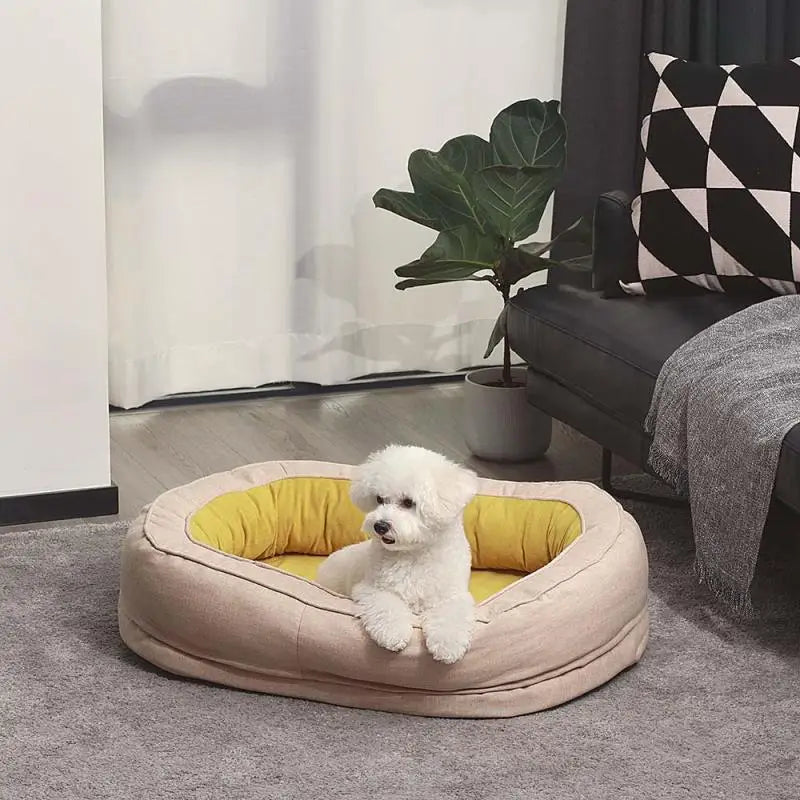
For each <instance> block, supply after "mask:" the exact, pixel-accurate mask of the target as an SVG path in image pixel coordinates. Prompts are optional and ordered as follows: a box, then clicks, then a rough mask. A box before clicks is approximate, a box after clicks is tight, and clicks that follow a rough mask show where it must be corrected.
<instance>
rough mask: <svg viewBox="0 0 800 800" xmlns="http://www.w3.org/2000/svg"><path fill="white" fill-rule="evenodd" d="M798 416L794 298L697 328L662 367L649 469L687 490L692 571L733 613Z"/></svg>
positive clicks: (741, 611)
mask: <svg viewBox="0 0 800 800" xmlns="http://www.w3.org/2000/svg"><path fill="white" fill-rule="evenodd" d="M798 422H800V297H798V296H796V295H789V296H786V297H779V298H776V299H774V300H767V301H765V302H763V303H757V304H755V305H753V306H750V307H749V308H746V309H745V310H744V311H741V312H739V313H738V314H734V315H733V316H731V317H728V318H727V319H724V320H722V321H721V322H718V323H717V324H715V325H713V326H712V327H710V328H708V329H707V330H705V331H703V332H702V333H699V334H698V335H697V336H695V337H694V338H693V339H691V340H689V341H688V342H686V344H684V345H683V346H682V347H680V348H679V349H678V350H677V351H676V352H675V353H674V354H673V355H672V356H671V357H670V358H669V359H668V360H667V362H666V363H665V364H664V366H663V368H662V369H661V372H660V374H659V376H658V380H657V381H656V388H655V393H654V395H653V400H652V404H651V407H650V412H649V414H648V417H647V420H646V422H645V429H646V430H647V432H648V433H649V434H650V435H651V436H652V437H653V444H652V447H651V449H650V457H649V463H650V467H651V469H652V470H653V472H655V474H656V475H658V476H659V477H660V478H662V479H663V480H664V481H665V482H666V483H668V484H669V485H670V486H672V487H673V488H674V489H675V491H676V492H678V494H680V495H684V496H686V495H688V497H689V500H690V504H691V510H692V526H693V528H694V539H695V553H696V555H695V569H696V571H697V575H698V577H699V578H700V580H701V581H702V582H703V583H706V584H707V585H708V587H709V589H710V590H711V591H712V592H713V593H714V594H715V595H716V596H717V597H718V598H719V599H720V600H721V601H722V602H723V603H724V604H726V605H727V606H728V607H729V609H730V610H731V611H733V612H734V613H736V614H737V615H739V616H745V617H746V616H752V614H753V608H752V602H751V597H750V585H751V583H752V580H753V576H754V573H755V568H756V561H757V560H758V552H759V549H760V546H761V536H762V533H763V530H764V523H765V522H766V519H767V513H768V511H769V506H770V499H771V496H772V489H773V486H774V482H775V472H776V469H777V466H778V457H779V455H780V451H781V445H782V443H783V439H784V437H785V436H786V434H787V432H788V431H789V430H790V429H791V428H792V427H793V426H794V425H796V424H797V423H798Z"/></svg>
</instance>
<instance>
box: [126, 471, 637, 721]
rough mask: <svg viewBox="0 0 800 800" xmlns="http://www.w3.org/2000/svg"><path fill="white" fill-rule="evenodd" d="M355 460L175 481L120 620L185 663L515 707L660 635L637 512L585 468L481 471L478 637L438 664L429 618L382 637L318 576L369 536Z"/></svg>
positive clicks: (135, 638)
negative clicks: (395, 642) (523, 475)
mask: <svg viewBox="0 0 800 800" xmlns="http://www.w3.org/2000/svg"><path fill="white" fill-rule="evenodd" d="M352 470H353V468H352V467H349V466H345V465H337V464H328V463H321V462H301V461H287V462H269V463H265V464H257V465H252V466H247V467H242V468H239V469H235V470H232V471H230V472H223V473H219V474H217V475H211V476H209V477H206V478H202V479H201V480H198V481H195V482H194V483H192V484H189V485H187V486H182V487H179V488H177V489H173V490H171V491H168V492H166V493H165V494H163V495H161V496H160V497H159V498H158V499H157V500H156V501H155V502H154V503H153V504H152V505H150V506H149V507H147V508H145V510H144V511H143V512H142V514H141V515H140V516H139V517H138V519H136V520H135V521H134V522H133V524H132V525H131V527H130V530H129V532H128V535H127V537H126V539H125V543H124V546H123V553H122V567H121V584H120V596H119V609H118V611H119V628H120V633H121V636H122V639H123V640H124V642H125V643H126V644H127V645H128V647H130V648H131V649H132V650H133V651H134V652H136V653H138V654H139V655H140V656H141V657H142V658H144V659H146V660H147V661H149V662H151V663H153V664H155V665H156V666H158V667H161V668H162V669H164V670H166V671H168V672H171V673H174V674H177V675H181V676H186V677H191V678H197V679H202V680H206V681H211V682H215V683H220V684H226V685H228V686H232V687H236V688H239V689H245V690H251V691H259V692H268V693H272V694H279V695H287V696H291V697H300V698H307V699H312V700H318V701H324V702H328V703H335V704H339V705H343V706H351V707H358V708H370V709H379V710H384V711H394V712H404V713H409V714H422V715H427V716H445V717H508V716H515V715H518V714H526V713H530V712H533V711H539V710H542V709H545V708H549V707H552V706H555V705H558V704H560V703H564V702H566V701H568V700H570V699H572V698H574V697H577V696H579V695H581V694H583V693H585V692H588V691H590V690H591V689H593V688H595V687H597V686H599V685H601V684H603V683H605V682H606V681H608V680H610V679H611V678H613V677H614V676H615V675H617V674H618V673H619V672H620V671H622V670H624V669H625V668H626V667H629V666H631V665H632V664H634V663H636V662H637V661H638V660H639V659H640V658H641V655H642V653H643V651H644V649H645V646H646V644H647V637H648V613H647V571H648V567H647V554H646V551H645V547H644V543H643V541H642V537H641V533H640V531H639V528H638V526H637V524H636V522H635V521H634V519H633V518H632V517H631V516H630V515H629V514H627V513H626V512H625V511H624V510H623V509H622V508H621V507H620V506H619V504H618V503H617V502H616V501H615V500H614V499H613V498H611V497H610V496H609V495H608V494H606V493H605V492H603V491H601V490H600V489H598V488H597V487H595V486H593V485H592V484H584V483H538V484H534V483H514V482H506V481H493V480H486V479H482V480H481V481H480V487H479V494H478V496H477V497H476V498H475V499H474V500H473V501H472V503H471V504H470V505H469V506H468V507H467V510H466V512H465V515H464V525H465V530H466V532H467V536H468V538H469V540H470V544H471V547H472V556H473V570H472V580H471V582H470V591H471V592H472V594H473V596H474V597H475V600H476V602H477V606H476V626H475V634H474V638H473V642H472V647H471V648H470V650H469V652H468V653H467V654H466V656H465V657H464V658H463V659H462V660H461V661H460V662H458V663H457V664H454V665H451V666H448V665H444V664H440V663H437V662H435V661H434V660H433V659H432V658H431V657H430V655H429V654H428V653H427V651H426V650H425V646H424V643H423V641H422V635H421V631H420V630H419V628H415V630H414V636H413V638H412V640H411V643H410V644H409V646H408V647H407V648H406V649H405V650H404V651H402V652H401V653H390V652H388V651H386V650H383V649H382V648H380V647H378V646H377V645H376V644H374V643H373V642H372V641H371V640H370V639H369V638H368V637H367V635H366V633H364V631H363V630H362V627H361V624H360V622H359V620H358V619H357V618H356V617H355V605H354V603H353V602H352V601H351V600H350V599H349V598H346V597H343V596H341V595H338V594H336V593H333V592H331V591H329V590H327V589H325V588H323V587H322V586H320V585H319V584H316V583H315V582H314V576H315V574H316V570H317V568H318V566H319V564H320V563H321V561H322V560H323V559H324V558H325V556H326V555H328V554H330V553H331V552H333V551H334V550H337V549H339V548H341V547H344V546H345V545H347V544H352V543H354V542H356V541H361V540H362V539H363V538H364V534H363V533H361V532H360V526H361V520H362V518H363V517H362V513H361V512H360V511H359V510H358V509H357V508H356V507H355V506H354V505H353V504H352V503H351V501H350V499H349V496H348V490H349V477H350V475H351V474H352Z"/></svg>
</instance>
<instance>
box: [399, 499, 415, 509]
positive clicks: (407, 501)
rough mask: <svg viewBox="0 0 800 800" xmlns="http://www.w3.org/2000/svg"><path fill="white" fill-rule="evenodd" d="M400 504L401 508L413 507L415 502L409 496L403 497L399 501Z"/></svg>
mask: <svg viewBox="0 0 800 800" xmlns="http://www.w3.org/2000/svg"><path fill="white" fill-rule="evenodd" d="M400 505H401V506H403V508H414V506H415V505H416V503H415V502H414V501H413V500H412V499H411V498H410V497H404V498H403V499H402V500H401V501H400Z"/></svg>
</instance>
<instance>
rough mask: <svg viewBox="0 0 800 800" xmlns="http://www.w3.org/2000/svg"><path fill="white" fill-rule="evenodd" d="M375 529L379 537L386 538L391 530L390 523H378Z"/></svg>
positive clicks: (380, 521)
mask: <svg viewBox="0 0 800 800" xmlns="http://www.w3.org/2000/svg"><path fill="white" fill-rule="evenodd" d="M373 527H374V528H375V533H377V534H378V536H385V535H386V534H387V533H389V531H390V529H391V527H390V525H389V523H388V522H384V521H383V520H379V521H378V522H376V523H375V525H374V526H373Z"/></svg>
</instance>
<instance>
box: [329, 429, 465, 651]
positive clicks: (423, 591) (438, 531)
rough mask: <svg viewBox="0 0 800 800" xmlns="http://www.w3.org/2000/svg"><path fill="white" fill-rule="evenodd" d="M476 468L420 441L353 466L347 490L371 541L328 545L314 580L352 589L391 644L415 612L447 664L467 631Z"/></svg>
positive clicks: (378, 634)
mask: <svg viewBox="0 0 800 800" xmlns="http://www.w3.org/2000/svg"><path fill="white" fill-rule="evenodd" d="M476 491H477V477H476V476H475V473H473V472H470V471H469V470H467V469H464V468H463V467H460V466H458V465H457V464H454V463H453V462H451V461H449V460H448V459H446V458H445V457H444V456H442V455H439V454H438V453H434V452H431V451H430V450H425V449H424V448H422V447H405V446H399V445H391V446H389V447H387V448H385V449H384V450H380V451H378V452H377V453H373V454H372V455H371V456H370V457H369V458H368V459H367V460H366V462H364V464H362V465H361V466H360V467H358V469H357V471H356V475H355V477H354V479H353V481H352V485H351V490H350V495H351V497H352V499H353V502H354V503H355V504H356V505H357V506H358V507H359V508H360V509H361V510H363V511H365V512H367V515H366V518H365V519H364V526H363V530H364V532H366V533H368V534H370V537H371V538H370V540H369V541H366V542H362V543H360V544H354V545H350V546H349V547H345V548H343V549H342V550H339V551H338V552H336V553H333V554H332V555H331V556H330V557H329V558H327V559H326V560H325V561H324V562H323V563H322V565H321V566H320V569H319V573H318V576H317V581H318V582H319V583H321V584H322V585H323V586H326V587H327V588H329V589H332V590H333V591H335V592H339V593H340V594H344V595H347V596H349V597H351V598H352V599H353V600H354V601H355V602H356V604H357V605H358V607H359V617H360V619H361V622H362V624H363V625H364V629H365V630H366V632H367V634H368V635H369V636H370V638H371V639H372V640H373V641H374V642H376V643H377V644H379V645H380V646H381V647H384V648H386V649H387V650H392V651H394V652H398V651H400V650H402V649H403V648H404V647H405V646H406V645H407V644H408V643H409V641H410V639H411V634H412V625H413V622H414V615H415V614H416V615H419V618H420V622H421V623H422V632H423V635H424V637H425V646H426V647H427V649H428V652H430V654H431V656H433V658H434V659H436V660H437V661H441V662H444V663H446V664H453V663H455V662H456V661H458V660H459V659H461V658H462V657H463V656H464V654H465V653H466V652H467V650H468V649H469V646H470V642H471V640H472V629H473V624H474V615H475V604H474V601H473V599H472V595H470V593H469V588H468V586H469V575H470V563H471V556H470V549H469V542H468V541H467V539H466V536H465V535H464V525H463V514H464V508H465V507H466V505H467V504H468V503H469V501H470V500H471V499H472V498H473V497H474V496H475V493H476Z"/></svg>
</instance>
